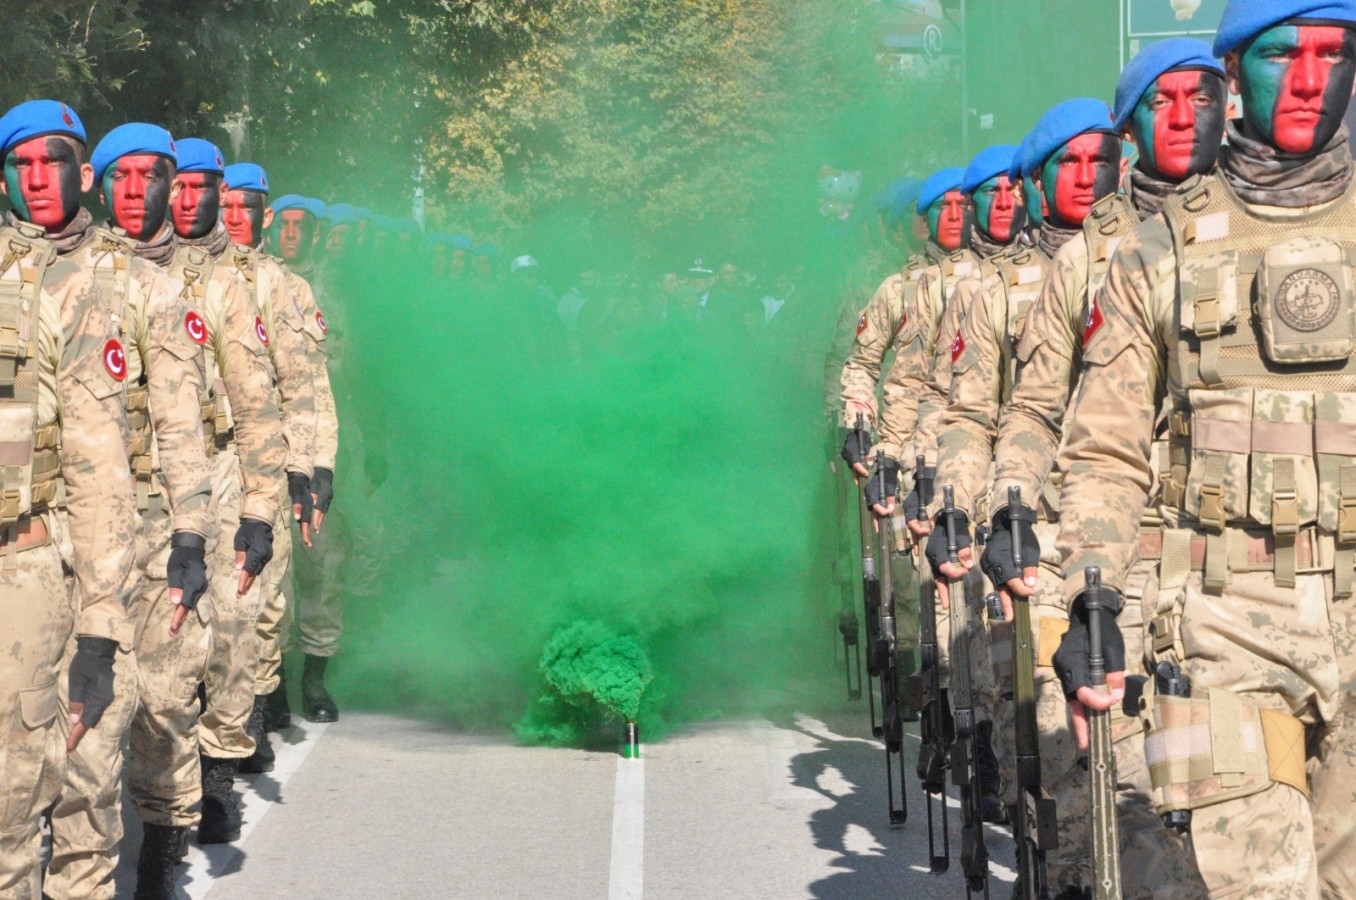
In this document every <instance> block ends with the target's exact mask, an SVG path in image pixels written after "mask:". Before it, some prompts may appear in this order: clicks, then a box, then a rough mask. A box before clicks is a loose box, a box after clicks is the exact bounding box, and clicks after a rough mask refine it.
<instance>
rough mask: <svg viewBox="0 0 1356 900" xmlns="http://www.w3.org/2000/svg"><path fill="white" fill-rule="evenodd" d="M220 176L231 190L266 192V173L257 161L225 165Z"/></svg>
mask: <svg viewBox="0 0 1356 900" xmlns="http://www.w3.org/2000/svg"><path fill="white" fill-rule="evenodd" d="M222 177H224V178H225V179H226V184H227V185H228V186H229V187H230V188H231V189H232V190H236V191H259V192H260V193H264V194H267V193H268V173H267V172H265V171H264V167H263V166H261V165H259V164H258V163H252V162H241V163H231V164H230V165H229V166H227V167H226V169H225V171H224V173H223V176H222Z"/></svg>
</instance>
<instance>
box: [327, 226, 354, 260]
mask: <svg viewBox="0 0 1356 900" xmlns="http://www.w3.org/2000/svg"><path fill="white" fill-rule="evenodd" d="M352 230H353V226H352V225H334V226H332V227H331V228H330V233H329V234H328V235H326V237H325V253H326V254H327V255H328V256H329V258H330V259H339V258H340V257H341V256H343V255H344V250H345V249H346V248H347V247H348V238H349V232H351V231H352Z"/></svg>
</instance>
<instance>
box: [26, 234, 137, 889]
mask: <svg viewBox="0 0 1356 900" xmlns="http://www.w3.org/2000/svg"><path fill="white" fill-rule="evenodd" d="M0 252H2V253H3V257H0V307H3V309H4V310H5V312H4V313H3V315H2V316H0V322H3V324H0V381H3V382H7V383H8V387H7V388H5V389H4V391H3V394H4V396H6V397H7V398H8V399H4V400H0V420H3V422H4V427H3V428H2V429H0V434H3V435H4V436H5V441H4V442H3V443H0V448H2V449H0V455H2V456H3V462H4V468H3V469H2V470H0V471H3V473H4V497H3V500H4V502H3V507H2V508H0V601H3V605H4V607H5V609H4V613H3V615H0V632H3V634H0V644H3V646H5V647H6V648H8V649H7V650H6V657H7V663H6V665H5V666H4V667H0V674H3V679H4V685H3V690H2V691H0V695H3V696H6V697H9V698H10V700H9V702H8V703H7V704H6V707H5V715H4V717H3V721H0V733H3V735H4V737H3V739H2V740H0V768H3V771H4V772H5V777H6V781H7V786H6V790H5V792H4V797H3V800H0V893H2V894H4V895H5V896H12V897H20V898H37V897H38V896H39V895H40V889H39V871H38V852H39V845H40V836H39V815H40V814H41V812H42V811H43V810H44V809H45V808H46V807H47V806H49V805H50V804H51V803H52V801H53V800H54V799H55V798H56V797H57V794H58V791H59V789H60V787H61V784H62V779H63V776H64V770H65V766H66V753H65V746H64V744H65V739H66V734H67V733H68V731H69V729H70V724H69V719H68V718H67V717H66V716H65V715H62V714H61V710H60V708H59V700H58V695H59V687H58V681H59V680H60V679H59V675H58V673H59V671H60V670H61V669H62V665H63V658H64V657H65V656H66V654H67V652H68V641H69V639H70V637H71V635H72V633H74V634H76V635H80V636H83V637H100V638H108V639H112V640H114V641H116V642H117V643H118V646H119V648H120V649H121V650H122V651H123V652H124V653H126V651H129V650H130V649H131V646H132V637H133V623H132V613H131V605H132V602H133V593H134V591H135V588H136V577H137V576H136V572H137V568H136V556H137V545H136V534H137V520H136V506H135V502H134V499H133V488H132V472H131V468H130V466H129V464H128V455H127V448H128V446H129V445H130V439H131V433H130V431H129V429H128V427H127V418H126V414H125V413H124V411H123V405H122V403H123V401H122V379H123V378H125V377H126V361H125V356H124V352H123V349H122V346H121V344H120V342H119V340H118V338H117V328H116V326H115V325H114V324H113V322H112V321H111V319H110V318H109V315H108V311H107V309H105V308H104V306H103V305H102V304H101V303H100V301H99V292H98V290H97V288H96V287H95V285H94V283H93V281H92V279H91V278H90V277H89V276H88V275H87V274H85V273H84V272H82V271H81V270H80V268H79V267H78V266H76V265H75V264H74V263H71V262H69V261H66V260H61V259H57V258H56V254H55V249H54V248H53V246H52V245H51V244H50V243H48V242H46V241H45V240H44V239H43V238H42V230H41V229H38V228H34V227H32V226H28V225H21V226H18V227H17V228H11V227H3V228H0ZM59 492H64V508H65V511H66V513H65V516H64V517H59V516H57V515H56V502H57V498H58V495H59ZM63 565H69V566H70V567H71V569H72V570H73V571H74V574H75V579H76V581H77V583H78V585H79V591H78V594H77V595H76V596H75V598H73V597H72V594H71V591H70V589H69V585H68V584H67V582H66V580H65V578H64V577H63ZM117 679H118V673H117V672H116V671H115V676H114V685H115V690H117V689H118V685H117ZM97 733H98V732H97V729H96V730H95V731H94V732H92V733H90V734H89V735H87V736H86V739H89V738H92V737H94V736H95V735H96V734H97Z"/></svg>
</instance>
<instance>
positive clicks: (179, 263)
mask: <svg viewBox="0 0 1356 900" xmlns="http://www.w3.org/2000/svg"><path fill="white" fill-rule="evenodd" d="M215 266H216V260H215V259H213V258H212V255H211V254H210V253H208V252H207V251H206V250H203V249H202V248H200V247H190V246H188V245H186V244H180V245H179V246H178V248H177V249H176V250H175V251H174V257H173V258H172V259H171V260H170V264H169V275H170V279H171V280H172V281H173V282H174V283H175V284H180V285H183V287H182V289H181V293H180V299H181V300H182V301H183V302H184V303H185V304H187V305H188V307H189V308H190V309H192V310H193V311H194V312H196V313H197V314H198V315H199V316H201V317H202V318H203V320H204V322H207V323H212V324H211V325H210V326H209V325H204V328H209V329H210V331H209V333H208V335H207V340H206V343H204V344H203V347H202V352H203V369H202V371H203V379H202V383H203V392H202V395H201V396H200V397H199V398H198V406H199V408H200V409H201V410H202V433H203V438H204V439H205V441H206V445H207V455H208V456H209V457H210V456H212V455H213V454H214V453H215V452H216V450H217V447H218V441H219V440H226V439H227V436H228V435H229V434H230V431H231V407H230V403H229V401H228V400H227V399H226V382H225V381H223V380H222V377H221V369H220V368H219V367H218V366H217V359H216V355H215V352H214V349H213V348H214V347H215V346H216V344H217V342H219V341H224V340H226V335H224V334H222V333H221V331H220V325H221V319H222V317H221V316H218V315H212V314H211V313H212V311H211V310H209V309H208V298H207V286H208V282H209V280H210V279H211V277H212V270H213V268H215Z"/></svg>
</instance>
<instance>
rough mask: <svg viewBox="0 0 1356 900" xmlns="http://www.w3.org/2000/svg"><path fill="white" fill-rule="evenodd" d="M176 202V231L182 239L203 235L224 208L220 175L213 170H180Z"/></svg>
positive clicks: (211, 227)
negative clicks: (222, 206) (222, 205)
mask: <svg viewBox="0 0 1356 900" xmlns="http://www.w3.org/2000/svg"><path fill="white" fill-rule="evenodd" d="M177 180H178V182H179V198H178V199H177V200H176V201H175V203H174V210H173V213H174V231H175V233H176V234H178V235H179V237H182V238H190V239H195V238H200V237H204V236H205V235H206V234H207V233H208V232H210V231H211V230H212V229H213V228H214V227H215V226H216V224H217V214H218V213H219V212H220V209H221V176H219V175H217V174H216V173H214V172H180V173H179V175H178V179H177Z"/></svg>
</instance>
